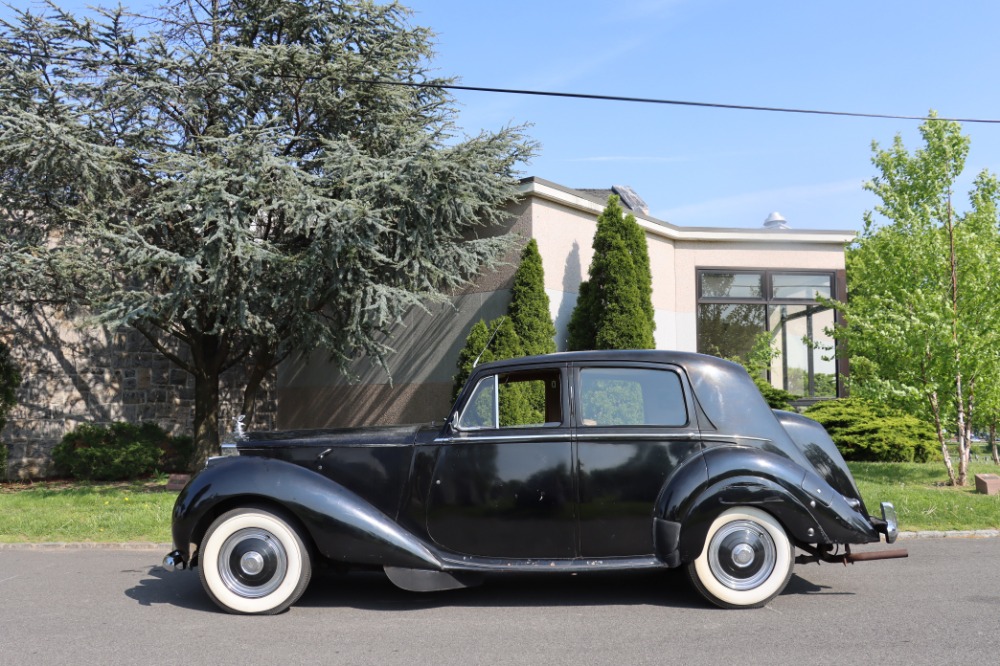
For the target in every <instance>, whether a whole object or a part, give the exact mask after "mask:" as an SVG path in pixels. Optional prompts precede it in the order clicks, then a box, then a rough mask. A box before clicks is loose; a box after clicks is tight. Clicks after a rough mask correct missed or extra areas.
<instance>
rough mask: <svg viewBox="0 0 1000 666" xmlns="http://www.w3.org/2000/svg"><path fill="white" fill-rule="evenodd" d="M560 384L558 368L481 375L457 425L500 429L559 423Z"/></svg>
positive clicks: (560, 420) (468, 427)
mask: <svg viewBox="0 0 1000 666" xmlns="http://www.w3.org/2000/svg"><path fill="white" fill-rule="evenodd" d="M561 386H562V384H561V381H560V375H559V371H558V370H543V371H530V372H511V373H504V374H501V375H497V376H496V377H494V376H490V377H484V378H483V379H481V380H480V381H479V383H478V384H477V385H476V389H475V391H474V392H473V394H472V397H471V398H470V399H469V402H468V404H467V405H466V406H465V408H464V410H463V411H462V416H461V418H460V419H459V422H458V426H459V427H460V428H465V429H474V428H495V427H497V425H496V424H498V423H499V427H501V428H515V427H524V426H544V425H550V426H551V425H559V424H560V423H562V398H561ZM494 387H496V388H494ZM497 391H498V392H499V395H496V393H497ZM498 407H499V414H498V413H497V408H498Z"/></svg>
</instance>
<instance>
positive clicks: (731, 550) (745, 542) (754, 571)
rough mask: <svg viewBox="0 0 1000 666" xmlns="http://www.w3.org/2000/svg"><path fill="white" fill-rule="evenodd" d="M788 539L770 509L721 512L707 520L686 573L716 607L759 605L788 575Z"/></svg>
mask: <svg viewBox="0 0 1000 666" xmlns="http://www.w3.org/2000/svg"><path fill="white" fill-rule="evenodd" d="M794 564H795V558H794V552H793V546H792V543H791V542H790V541H789V539H788V535H787V534H785V530H784V528H782V527H781V524H780V523H778V521H777V520H775V519H774V518H773V517H772V516H771V515H770V514H768V513H765V512H764V511H761V510H760V509H755V508H752V507H738V508H733V509H729V510H727V511H724V512H723V513H722V514H720V515H719V517H718V518H716V519H715V521H714V522H713V523H712V525H711V527H709V529H708V536H707V537H706V538H705V547H704V548H703V549H702V553H701V555H700V556H699V557H698V559H696V560H695V561H694V562H692V563H690V564H689V565H688V573H689V575H690V576H691V580H692V581H693V582H694V585H695V587H696V588H697V589H698V591H699V592H701V594H702V595H703V596H704V597H705V598H706V599H708V600H709V601H711V602H712V603H713V604H716V605H717V606H721V607H722V608H760V607H761V606H764V605H765V604H767V602H769V601H770V600H771V599H773V598H774V597H776V596H778V594H780V593H781V591H782V590H784V589H785V585H787V584H788V580H789V579H790V578H791V576H792V567H793V566H794Z"/></svg>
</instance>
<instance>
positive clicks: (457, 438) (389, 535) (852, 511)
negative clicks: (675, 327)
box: [164, 351, 906, 614]
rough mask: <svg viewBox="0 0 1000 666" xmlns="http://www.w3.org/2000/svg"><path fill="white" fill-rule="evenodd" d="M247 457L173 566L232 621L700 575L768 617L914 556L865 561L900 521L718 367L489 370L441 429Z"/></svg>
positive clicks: (563, 358)
mask: <svg viewBox="0 0 1000 666" xmlns="http://www.w3.org/2000/svg"><path fill="white" fill-rule="evenodd" d="M228 453H230V454H233V455H227V456H221V457H219V458H215V459H213V460H211V461H210V463H209V465H208V466H207V467H206V468H205V469H204V470H203V471H202V472H201V473H199V474H198V475H196V476H195V477H194V478H192V479H191V481H190V483H189V484H188V485H187V487H186V488H185V489H184V490H183V491H182V492H181V493H180V495H179V497H178V498H177V502H176V505H175V506H174V511H173V539H174V546H175V548H176V550H174V551H173V552H172V553H170V554H169V555H167V556H166V558H165V559H164V565H165V566H167V567H168V568H185V567H197V568H198V569H199V571H200V576H201V581H202V583H203V585H204V588H205V590H206V592H207V593H208V595H209V596H210V597H211V598H212V599H213V600H214V601H215V602H216V603H217V604H218V605H219V606H220V607H222V608H223V609H225V610H226V611H229V612H232V613H246V614H270V613H277V612H280V611H282V610H284V609H286V608H288V607H289V606H290V605H291V604H293V603H295V601H296V600H297V599H298V598H299V597H300V596H301V595H302V593H303V592H304V591H305V589H306V587H307V585H308V584H309V580H310V577H311V572H312V570H313V567H314V566H316V565H317V564H320V563H332V564H335V565H340V566H347V567H358V568H379V569H382V570H384V571H385V573H386V575H387V576H388V577H389V579H390V580H391V581H392V582H393V583H395V584H396V585H398V586H399V587H402V588H404V589H407V590H414V591H421V592H425V591H433V590H443V589H450V588H457V587H465V586H469V585H474V584H477V583H479V582H480V581H481V580H483V579H484V578H487V577H489V576H496V575H503V574H505V573H509V572H537V573H547V572H585V571H608V570H635V569H666V568H673V567H685V568H686V569H687V571H688V572H689V574H690V578H691V581H692V582H693V584H694V586H695V587H696V588H697V589H698V591H699V592H700V593H701V594H702V595H703V596H704V597H705V598H706V599H707V600H708V601H710V602H712V603H713V604H716V605H718V606H721V607H724V608H754V607H760V606H763V605H765V604H767V603H768V602H769V601H770V600H771V599H773V598H774V597H775V596H776V595H778V594H780V593H781V591H782V590H783V589H784V587H785V585H786V584H787V583H788V580H789V578H790V577H791V574H792V568H793V565H794V564H795V563H796V562H797V561H798V562H819V561H824V562H845V563H846V562H853V561H856V560H862V559H883V558H887V557H905V556H906V551H901V550H896V551H876V552H867V553H866V552H860V553H852V552H851V545H854V544H865V543H875V542H878V541H879V540H880V538H881V537H882V536H884V537H885V540H886V542H888V543H892V542H893V541H894V540H895V538H896V534H897V524H896V515H895V511H894V510H893V507H892V505H891V504H889V503H885V502H884V503H882V505H881V507H880V515H879V516H878V517H876V516H873V515H871V514H869V512H868V510H867V508H866V506H865V503H864V501H863V500H862V498H861V495H860V493H859V492H858V489H857V486H856V485H855V483H854V479H853V478H852V477H851V473H850V471H849V470H848V468H847V466H846V464H845V463H844V459H843V457H842V456H841V455H840V453H839V452H838V451H837V448H836V446H835V445H834V443H833V442H832V441H831V439H830V437H829V436H828V434H827V433H826V431H824V430H823V428H822V426H820V425H819V424H818V423H816V422H815V421H812V420H810V419H807V418H805V417H803V416H800V415H797V414H794V413H790V412H782V411H773V410H771V409H770V408H769V407H768V405H767V404H766V403H765V402H764V399H763V398H762V397H761V395H760V393H759V391H758V390H757V388H756V386H755V385H754V383H753V381H752V380H751V378H750V377H749V375H748V374H747V373H746V371H745V370H744V369H743V368H742V367H740V366H739V365H737V364H735V363H731V362H729V361H724V360H721V359H718V358H715V357H711V356H703V355H699V354H690V353H680V352H668V351H608V352H570V353H561V354H551V355H546V356H537V357H525V358H517V359H511V360H506V361H499V362H496V363H489V364H484V365H481V366H479V367H478V368H475V369H474V371H473V373H472V375H471V376H470V378H469V381H468V382H467V384H466V386H465V388H464V389H463V391H462V392H461V394H460V395H459V397H458V400H457V402H456V404H455V406H454V408H453V409H452V411H451V413H450V415H449V416H448V418H447V419H446V420H445V421H444V424H443V425H441V426H438V427H434V426H395V427H375V428H358V429H339V430H315V431H287V432H273V433H253V434H250V435H248V436H246V437H243V438H241V439H240V441H237V442H236V443H235V445H230V447H229V451H228ZM796 549H798V550H799V551H801V553H800V554H799V555H798V556H797V557H796ZM665 593H666V592H665Z"/></svg>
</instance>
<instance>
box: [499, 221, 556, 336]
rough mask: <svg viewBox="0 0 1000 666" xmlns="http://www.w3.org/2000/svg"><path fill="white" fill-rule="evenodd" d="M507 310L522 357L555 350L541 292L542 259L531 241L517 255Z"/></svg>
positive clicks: (546, 298) (553, 329) (546, 302)
mask: <svg viewBox="0 0 1000 666" xmlns="http://www.w3.org/2000/svg"><path fill="white" fill-rule="evenodd" d="M507 311H508V312H509V313H510V318H511V320H512V322H513V324H514V330H515V331H517V335H518V337H519V338H520V339H521V347H522V348H523V352H524V354H525V356H535V355H538V354H551V353H552V352H554V351H555V350H556V340H555V338H556V327H555V324H553V323H552V314H551V313H550V312H549V296H548V294H546V293H545V272H544V269H543V268H542V256H541V255H540V254H539V253H538V242H537V241H536V240H535V239H534V238H532V239H531V240H529V241H528V243H527V244H526V245H525V246H524V250H523V251H522V252H521V263H520V264H518V267H517V271H516V272H515V273H514V286H513V287H512V289H511V298H510V306H509V307H508V309H507Z"/></svg>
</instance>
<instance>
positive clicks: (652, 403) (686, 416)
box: [574, 363, 701, 557]
mask: <svg viewBox="0 0 1000 666" xmlns="http://www.w3.org/2000/svg"><path fill="white" fill-rule="evenodd" d="M574 374H575V383H574V386H575V390H574V394H575V397H574V402H575V406H574V410H575V416H576V418H575V426H576V428H575V435H576V442H577V469H576V471H577V477H578V484H579V515H580V525H579V532H580V555H581V557H615V556H638V555H649V554H652V553H653V506H654V504H655V502H656V498H657V496H658V495H659V492H660V489H661V488H662V487H663V483H664V481H665V480H666V479H667V477H668V476H669V475H670V473H671V472H672V471H673V470H674V469H675V468H676V467H677V466H678V465H679V464H680V463H681V462H683V461H684V460H685V459H686V458H688V457H689V456H691V455H693V454H694V453H695V452H697V451H698V450H699V449H700V446H701V445H700V441H699V433H698V429H697V426H696V422H695V419H694V418H693V416H692V414H693V409H692V404H691V402H690V391H689V390H687V389H686V387H687V382H686V380H685V378H684V375H683V373H682V372H681V370H680V369H679V368H677V367H674V366H665V365H658V364H638V363H637V364H631V365H622V364H616V365H613V366H612V365H582V366H579V367H577V368H576V369H575V373H574Z"/></svg>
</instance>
